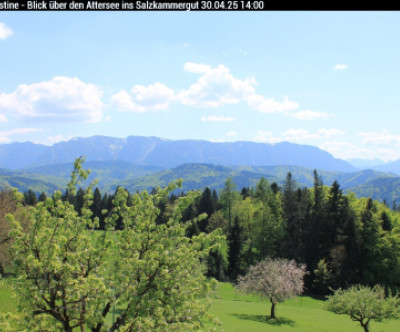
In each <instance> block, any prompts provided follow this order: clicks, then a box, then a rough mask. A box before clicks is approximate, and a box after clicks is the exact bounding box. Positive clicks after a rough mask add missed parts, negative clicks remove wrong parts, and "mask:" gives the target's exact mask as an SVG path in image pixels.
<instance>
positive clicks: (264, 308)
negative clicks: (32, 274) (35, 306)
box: [0, 281, 400, 332]
mask: <svg viewBox="0 0 400 332" xmlns="http://www.w3.org/2000/svg"><path fill="white" fill-rule="evenodd" d="M12 293H13V292H12V290H11V288H10V287H9V286H7V285H6V284H5V283H4V282H1V281H0V313H5V312H16V305H15V301H14V299H13V298H12ZM322 306H323V301H320V300H316V299H313V298H311V297H308V296H302V297H297V298H295V299H292V300H289V301H286V302H284V303H280V304H278V306H277V310H276V315H277V317H278V318H277V319H276V320H269V321H268V320H267V318H268V315H269V310H270V305H269V303H267V302H266V301H260V299H259V298H258V297H255V296H250V295H242V294H238V293H236V292H235V290H234V288H233V286H232V285H230V284H226V283H221V284H220V285H219V288H218V292H217V295H216V298H215V299H214V301H213V305H212V306H211V309H210V311H211V313H212V314H213V315H214V316H216V317H218V318H219V320H220V321H221V323H222V325H221V326H220V327H218V328H217V331H225V332H250V331H251V332H258V331H260V332H264V331H282V332H287V331H288V332H290V331H293V332H310V331H315V332H343V331H346V332H351V331H355V332H357V331H359V332H362V328H361V327H360V325H359V324H358V323H356V322H352V321H351V320H350V318H349V317H347V316H340V315H336V314H333V313H330V312H327V311H325V310H323V309H322ZM209 327H211V325H210V326H208V325H207V326H205V328H204V331H207V330H208V328H209ZM393 331H400V320H397V321H390V322H388V323H374V322H372V323H371V332H393Z"/></svg>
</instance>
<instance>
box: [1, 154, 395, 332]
mask: <svg viewBox="0 0 400 332" xmlns="http://www.w3.org/2000/svg"><path fill="white" fill-rule="evenodd" d="M83 165H84V164H83V159H77V161H76V162H75V164H74V171H73V172H72V175H71V180H70V182H69V184H68V186H67V188H66V190H65V191H64V192H61V191H55V193H54V194H53V195H46V194H45V193H42V194H41V195H40V196H37V195H36V194H35V192H34V191H33V190H28V191H26V192H24V193H19V192H17V191H16V190H14V191H11V190H8V191H7V190H4V191H2V192H1V194H0V217H1V228H0V231H1V234H0V272H1V274H2V276H3V277H4V278H5V280H7V279H9V280H13V282H10V284H12V285H13V287H14V288H13V289H14V292H15V294H16V298H17V310H16V313H15V314H10V313H7V314H5V315H4V314H3V318H2V323H1V324H3V325H2V326H3V328H4V329H6V330H9V331H15V330H21V331H25V330H26V331H53V330H54V331H59V330H63V331H75V330H76V331H78V330H80V331H85V330H88V331H149V330H155V331H165V330H182V331H187V330H196V329H197V330H198V329H201V328H202V327H204V326H209V325H208V324H211V325H210V326H217V325H218V319H217V318H218V317H214V316H215V315H213V314H210V312H209V308H210V306H211V305H212V303H213V300H212V295H211V294H212V291H213V290H215V289H216V288H217V285H221V283H230V284H233V285H236V284H237V283H238V281H239V280H242V279H241V278H243V276H245V275H248V273H249V271H253V270H254V266H257V264H259V263H260V262H262V261H264V260H266V259H267V260H280V259H282V260H287V261H291V262H295V263H296V264H299V266H300V265H301V266H304V273H303V274H301V279H302V281H301V282H302V283H301V285H300V286H301V287H300V288H301V291H300V292H299V293H298V294H301V293H302V292H304V293H305V294H308V295H312V296H317V297H319V298H324V297H326V296H331V298H332V299H334V297H332V294H334V295H335V296H336V295H338V296H339V295H340V292H341V291H342V289H350V287H351V286H356V285H357V287H361V285H362V286H363V287H367V288H366V289H368V290H369V293H371V292H372V291H371V290H373V289H375V288H374V287H377V285H379V287H381V289H382V290H383V293H379V294H380V295H379V296H380V297H382V296H383V297H384V298H385V297H387V299H391V298H392V297H391V296H393V298H396V294H397V292H398V291H399V290H400V259H399V258H400V236H399V235H400V213H399V212H398V211H397V210H396V207H395V208H394V209H393V207H388V206H387V205H386V204H384V203H381V202H378V201H376V200H373V199H371V198H357V197H356V196H355V194H352V193H348V194H344V192H343V190H342V189H341V186H340V183H338V182H337V181H334V182H333V183H332V184H331V185H330V186H329V185H326V184H324V183H323V181H322V179H321V176H320V175H319V174H318V172H317V171H314V173H313V186H312V187H311V188H307V187H302V186H300V185H299V184H298V183H297V182H296V179H295V178H294V177H293V176H292V173H291V172H288V173H287V175H286V179H285V181H284V183H283V184H281V185H278V184H277V183H275V182H269V181H268V180H267V179H266V178H264V177H261V179H259V180H258V181H257V182H255V183H254V186H253V187H243V188H238V187H237V186H236V184H235V182H234V180H233V179H232V178H230V177H228V178H227V179H226V180H225V182H224V186H223V188H222V189H220V190H218V191H217V190H216V189H214V188H209V187H206V188H205V189H203V190H199V191H191V192H183V191H181V190H179V188H180V187H181V185H182V183H181V181H176V182H174V183H171V184H169V185H168V186H166V187H164V188H153V190H151V191H150V192H147V191H140V192H139V191H136V192H129V191H127V190H126V189H124V188H122V187H118V188H117V189H116V190H115V193H113V194H109V193H103V194H102V193H101V191H100V189H99V188H97V187H96V182H93V183H91V184H90V185H89V186H87V187H85V188H83V187H80V183H81V181H84V180H85V179H86V178H87V177H88V175H89V172H88V171H86V170H85V169H84V168H83ZM282 262H283V261H282ZM282 264H283V263H282ZM282 264H281V265H282ZM303 277H304V279H303ZM243 280H244V279H243ZM303 282H304V285H303ZM239 286H240V283H239ZM239 288H240V287H238V289H239ZM243 289H245V288H243ZM336 290H338V291H336ZM357 290H360V289H357ZM379 291H380V290H379ZM250 293H252V292H251V291H250ZM256 293H257V291H256ZM382 294H383V295H382ZM282 301H283V300H282ZM376 301H377V300H376ZM376 301H375V302H376ZM278 302H280V301H278ZM271 303H272V304H274V303H273V301H272V300H271ZM330 303H333V300H332V301H331V302H330ZM385 303H386V302H385ZM395 307H396V310H395V309H393V310H392V311H393V312H392V315H388V316H386V318H395V317H397V316H396V314H395V313H394V311H396V312H397V311H398V309H399V308H398V304H397V303H395ZM116 308H117V309H116ZM330 308H331V309H328V310H330V311H333V312H335V310H336V313H345V312H340V310H339V309H337V308H336V307H333V304H332V306H331V307H330ZM332 308H334V309H332ZM271 316H272V315H271ZM382 317H383V318H385V316H382ZM273 318H274V317H273ZM383 318H382V319H383ZM352 319H353V318H352ZM372 319H374V318H372ZM375 319H376V320H377V321H379V320H378V318H376V317H375ZM353 320H354V319H353ZM206 321H207V323H205V322H206ZM357 321H359V322H360V324H361V325H362V324H365V321H363V323H361V321H360V320H357ZM368 323H369V320H368V322H367V323H366V326H367V328H368ZM362 326H363V325H362ZM363 327H364V326H363ZM364 329H365V328H364Z"/></svg>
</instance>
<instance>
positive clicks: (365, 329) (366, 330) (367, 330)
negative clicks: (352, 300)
mask: <svg viewBox="0 0 400 332" xmlns="http://www.w3.org/2000/svg"><path fill="white" fill-rule="evenodd" d="M368 323H369V322H368ZM368 323H366V324H363V323H361V326H362V327H363V328H364V332H369V329H368Z"/></svg>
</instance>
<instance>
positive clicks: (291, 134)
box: [283, 128, 344, 142]
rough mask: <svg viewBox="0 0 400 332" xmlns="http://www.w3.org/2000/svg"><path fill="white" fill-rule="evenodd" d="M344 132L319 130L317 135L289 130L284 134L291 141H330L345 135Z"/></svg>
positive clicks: (304, 131) (303, 130) (305, 131)
mask: <svg viewBox="0 0 400 332" xmlns="http://www.w3.org/2000/svg"><path fill="white" fill-rule="evenodd" d="M343 134H344V131H342V130H339V129H325V128H322V129H319V130H317V131H316V132H315V133H311V132H309V131H308V130H307V129H302V128H299V129H293V128H291V129H288V130H287V131H285V132H284V133H283V136H284V138H285V139H286V140H289V141H295V142H299V141H306V140H322V139H330V138H332V137H334V136H338V135H343Z"/></svg>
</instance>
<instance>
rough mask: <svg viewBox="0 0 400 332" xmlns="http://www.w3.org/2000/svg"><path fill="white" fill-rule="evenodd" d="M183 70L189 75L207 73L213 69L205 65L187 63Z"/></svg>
mask: <svg viewBox="0 0 400 332" xmlns="http://www.w3.org/2000/svg"><path fill="white" fill-rule="evenodd" d="M183 69H184V70H186V71H188V72H189V73H206V72H208V71H209V70H211V67H210V66H209V65H205V64H203V63H195V62H186V63H185V65H184V66H183Z"/></svg>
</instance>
